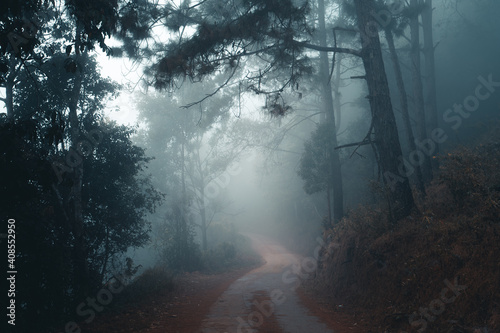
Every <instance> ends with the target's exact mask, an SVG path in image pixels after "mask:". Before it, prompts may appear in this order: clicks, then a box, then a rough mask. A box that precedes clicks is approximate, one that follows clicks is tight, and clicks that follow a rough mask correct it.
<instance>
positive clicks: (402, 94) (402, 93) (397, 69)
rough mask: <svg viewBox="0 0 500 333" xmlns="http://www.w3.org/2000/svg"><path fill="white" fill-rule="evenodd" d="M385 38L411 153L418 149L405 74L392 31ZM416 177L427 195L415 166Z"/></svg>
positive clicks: (422, 190) (419, 187) (419, 171)
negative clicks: (412, 125) (412, 124)
mask: <svg viewBox="0 0 500 333" xmlns="http://www.w3.org/2000/svg"><path fill="white" fill-rule="evenodd" d="M385 37H386V39H387V44H388V45H389V51H390V53H391V59H392V63H393V65H394V73H395V75H396V83H397V86H398V91H399V99H400V101H401V114H402V116H403V123H404V125H405V130H406V134H407V138H408V147H409V149H410V151H416V150H417V147H416V145H415V137H414V136H413V129H412V127H411V121H410V114H409V112H408V97H407V96H406V89H405V84H404V80H403V74H402V72H401V66H400V64H399V58H398V53H397V52H396V47H395V46H394V36H393V35H392V31H391V30H389V29H387V30H385ZM415 176H416V179H415V181H416V184H417V188H418V190H419V191H420V193H422V194H425V186H424V181H423V178H422V170H421V168H420V165H416V166H415Z"/></svg>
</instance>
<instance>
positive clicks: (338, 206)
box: [318, 0, 344, 222]
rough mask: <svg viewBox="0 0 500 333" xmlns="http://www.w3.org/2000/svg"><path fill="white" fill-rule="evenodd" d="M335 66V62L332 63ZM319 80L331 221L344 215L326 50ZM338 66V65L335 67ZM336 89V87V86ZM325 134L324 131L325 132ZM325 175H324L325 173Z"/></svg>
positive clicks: (322, 35)
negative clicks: (327, 150)
mask: <svg viewBox="0 0 500 333" xmlns="http://www.w3.org/2000/svg"><path fill="white" fill-rule="evenodd" d="M325 11H326V10H325V1H324V0H318V25H319V29H318V32H319V44H320V46H322V47H326V46H327V39H326V22H325ZM332 66H335V63H333V64H332ZM319 67H320V70H319V74H320V82H321V94H322V102H323V108H324V113H325V115H326V123H327V124H329V126H330V131H331V132H332V135H327V138H329V139H331V140H332V144H331V145H328V146H327V147H328V148H330V149H331V152H330V154H328V155H327V156H328V157H329V158H330V167H331V169H332V172H331V173H329V174H327V175H328V176H331V177H332V180H331V183H332V186H329V187H328V189H327V196H328V200H329V201H328V217H329V221H332V219H331V218H332V216H331V211H330V188H333V221H337V222H338V221H340V220H341V219H342V217H343V215H344V196H343V188H342V171H341V165H340V157H339V151H338V150H336V149H335V147H337V145H338V144H337V125H336V120H335V109H334V102H333V96H332V85H331V77H330V65H329V60H328V53H327V52H320V66H319ZM337 68H338V67H337ZM337 89H338V87H337ZM325 134H326V133H325ZM325 176H326V175H325Z"/></svg>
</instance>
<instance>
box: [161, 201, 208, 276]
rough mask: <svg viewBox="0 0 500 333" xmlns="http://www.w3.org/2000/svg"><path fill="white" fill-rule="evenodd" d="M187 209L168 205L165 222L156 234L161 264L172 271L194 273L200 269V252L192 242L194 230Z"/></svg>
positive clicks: (177, 204) (179, 205)
mask: <svg viewBox="0 0 500 333" xmlns="http://www.w3.org/2000/svg"><path fill="white" fill-rule="evenodd" d="M187 209H188V207H186V206H183V205H182V203H181V202H178V203H173V204H170V207H169V209H168V212H167V214H166V215H165V220H164V222H163V223H162V224H160V225H159V227H158V231H157V233H156V235H157V237H158V241H159V242H160V243H161V245H160V251H161V252H160V259H161V260H162V263H163V264H164V265H165V266H166V267H168V268H170V269H173V270H181V271H195V270H199V269H200V267H201V258H200V257H201V252H200V249H199V246H198V244H196V243H195V241H194V235H195V233H194V230H193V227H194V226H193V223H192V221H190V220H191V219H192V216H191V214H188V213H187Z"/></svg>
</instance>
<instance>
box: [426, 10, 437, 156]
mask: <svg viewBox="0 0 500 333" xmlns="http://www.w3.org/2000/svg"><path fill="white" fill-rule="evenodd" d="M433 11H434V8H433V5H432V0H424V8H423V10H422V27H423V35H424V36H423V37H424V59H425V90H426V94H425V95H426V99H425V110H426V113H427V115H428V120H429V121H428V127H429V128H428V130H431V131H432V130H433V129H435V128H438V127H439V122H438V118H439V114H438V110H437V93H436V63H435V57H434V53H435V52H434V51H435V48H436V46H435V45H434V33H433ZM435 144H436V149H435V154H437V153H439V143H437V142H436V143H435ZM432 161H434V162H435V163H437V159H433V160H432Z"/></svg>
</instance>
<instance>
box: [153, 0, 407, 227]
mask: <svg viewBox="0 0 500 333" xmlns="http://www.w3.org/2000/svg"><path fill="white" fill-rule="evenodd" d="M354 4H355V9H356V13H357V21H358V27H359V31H360V32H361V33H360V34H361V44H362V49H361V50H354V49H349V48H342V47H338V46H337V45H334V46H328V47H325V46H321V45H314V44H311V43H310V42H309V41H308V40H307V39H305V38H306V37H305V36H304V35H303V33H301V32H303V31H306V32H307V31H309V29H308V28H307V24H306V21H305V14H306V13H307V7H306V6H300V7H297V6H295V5H294V3H293V2H292V1H286V2H285V3H283V1H261V0H256V1H250V2H247V3H244V4H242V7H240V8H238V9H239V10H238V11H234V13H243V14H242V15H240V16H236V17H235V15H234V14H233V15H230V16H229V17H227V18H223V17H221V16H220V15H217V13H215V14H213V13H212V16H210V17H211V20H199V19H198V20H192V21H190V22H192V23H191V24H192V25H193V26H194V27H196V29H197V30H196V33H195V34H194V35H192V37H190V38H188V39H186V40H181V42H180V43H177V42H176V43H175V44H170V45H169V46H168V47H167V52H166V53H165V55H164V56H163V57H162V58H161V59H160V60H159V61H158V64H157V66H156V67H155V71H154V73H155V75H154V84H155V86H156V87H159V88H162V87H163V88H164V87H171V86H172V85H173V84H174V82H175V78H176V77H179V76H181V77H188V78H191V79H194V80H198V79H200V78H202V77H204V76H206V75H207V74H209V73H212V72H214V71H215V70H216V69H218V68H221V67H224V66H226V67H228V68H234V66H235V64H238V61H239V60H241V59H244V58H247V57H249V56H252V55H259V56H260V57H264V58H266V59H269V63H270V64H271V65H270V66H269V67H268V68H266V70H264V71H260V72H259V74H258V75H256V76H252V77H250V79H254V80H255V81H257V84H254V85H250V87H251V89H252V90H253V91H254V92H256V93H266V92H267V93H275V94H281V92H282V91H283V89H284V88H285V87H292V88H296V87H297V83H298V80H299V78H300V77H302V76H303V75H305V74H306V73H308V70H307V68H309V66H308V65H307V57H306V56H305V55H304V53H303V51H304V50H305V49H309V50H316V51H323V52H325V51H327V52H339V53H347V54H352V55H356V56H359V57H361V58H362V60H363V64H364V67H365V72H366V75H365V78H366V81H367V84H368V88H369V92H370V98H369V100H370V106H371V109H372V118H373V131H374V132H375V139H374V140H372V139H370V140H369V141H370V142H371V143H372V144H373V146H374V147H375V148H376V150H377V156H378V163H379V167H380V170H381V173H382V174H383V175H384V179H385V182H386V183H387V185H389V187H390V188H391V190H389V191H388V195H387V196H388V198H389V203H390V205H391V211H392V212H393V217H394V219H399V218H401V217H404V216H406V215H407V214H408V213H409V212H410V210H411V209H412V207H413V198H412V194H411V189H410V186H409V182H408V179H407V178H402V177H399V176H398V158H399V157H401V156H402V153H401V147H400V143H399V137H398V133H397V128H396V122H395V119H394V114H393V109H392V104H391V100H390V96H389V89H388V85H387V77H386V74H385V68H384V63H383V59H382V54H381V48H380V40H379V36H378V32H376V33H374V32H373V31H369V33H370V35H367V33H366V31H367V29H369V28H370V27H373V24H372V23H374V21H373V19H372V16H371V13H372V11H375V10H376V6H375V2H374V1H373V0H370V1H355V2H354ZM200 7H202V4H200ZM218 19H220V21H219V20H218ZM213 22H216V23H213ZM250 27H252V28H251V29H250ZM289 64H292V66H290V65H289ZM279 69H282V70H283V71H285V72H287V73H288V79H287V80H285V83H284V84H282V85H281V87H280V88H279V89H276V90H274V91H271V92H269V91H266V90H263V89H262V88H261V86H262V81H263V78H265V77H268V75H269V73H270V72H271V70H276V71H278V70H279ZM278 106H279V107H277V106H276V105H275V104H273V107H272V110H273V111H274V112H275V113H276V114H279V115H280V114H284V113H286V110H287V107H286V106H285V105H278ZM276 110H277V111H276Z"/></svg>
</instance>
